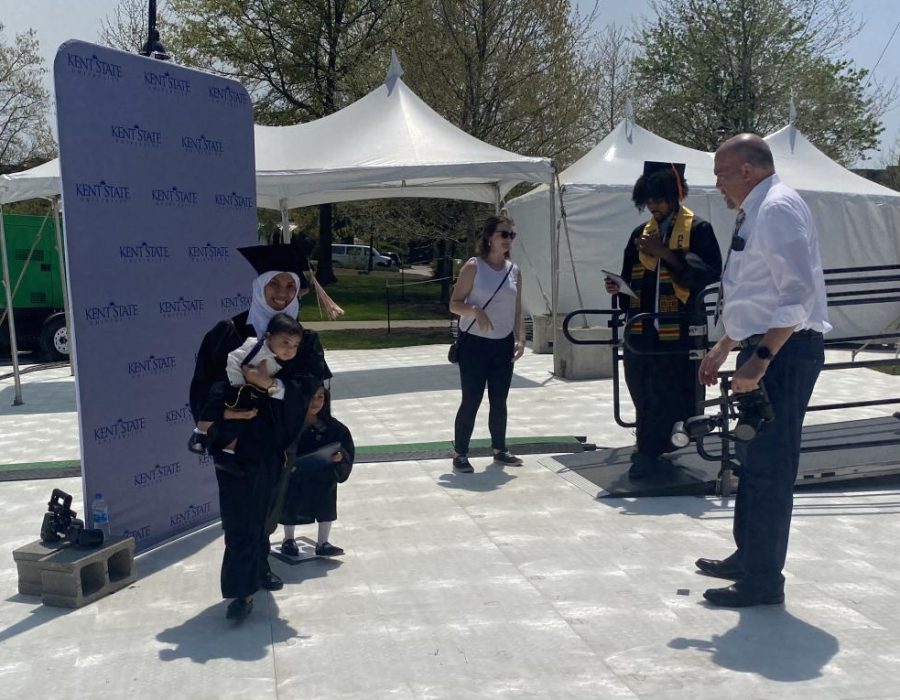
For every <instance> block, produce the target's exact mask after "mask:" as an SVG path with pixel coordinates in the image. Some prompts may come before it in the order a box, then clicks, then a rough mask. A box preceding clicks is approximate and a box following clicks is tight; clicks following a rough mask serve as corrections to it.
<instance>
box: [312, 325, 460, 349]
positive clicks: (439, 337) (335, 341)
mask: <svg viewBox="0 0 900 700" xmlns="http://www.w3.org/2000/svg"><path fill="white" fill-rule="evenodd" d="M319 340H321V341H322V346H323V347H324V348H325V353H326V356H327V354H328V351H329V350H370V349H376V348H404V347H409V346H410V345H435V344H441V343H443V344H445V345H447V346H448V347H449V346H450V329H449V326H448V327H447V328H395V329H394V330H392V331H391V332H390V333H388V332H387V330H385V329H374V330H370V329H357V330H352V331H350V330H348V331H320V332H319Z"/></svg>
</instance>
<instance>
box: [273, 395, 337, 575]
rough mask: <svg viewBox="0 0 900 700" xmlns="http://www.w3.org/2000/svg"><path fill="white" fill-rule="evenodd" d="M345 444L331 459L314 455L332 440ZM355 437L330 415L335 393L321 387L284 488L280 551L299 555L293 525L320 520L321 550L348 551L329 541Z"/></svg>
mask: <svg viewBox="0 0 900 700" xmlns="http://www.w3.org/2000/svg"><path fill="white" fill-rule="evenodd" d="M333 443H337V444H339V445H340V447H339V449H338V450H337V451H334V452H332V453H331V454H329V455H326V457H327V459H328V461H327V462H326V461H324V459H323V460H311V459H310V457H309V456H310V455H312V454H313V453H315V452H316V451H318V450H320V449H321V448H324V447H326V446H328V445H330V444H333ZM353 458H354V446H353V437H352V436H351V435H350V431H349V430H348V429H347V426H345V425H344V424H343V423H341V422H340V421H339V420H337V419H336V418H334V417H332V415H331V397H330V395H329V393H328V390H327V389H326V388H325V387H324V386H321V385H320V386H319V387H318V388H317V389H316V391H315V393H313V395H312V399H311V400H310V402H309V406H308V408H307V412H306V418H305V419H304V421H303V427H302V428H301V430H300V436H299V437H298V438H297V445H296V459H295V461H294V467H293V469H292V470H291V472H290V474H289V475H288V477H287V478H288V483H287V486H286V488H285V489H284V503H283V506H281V508H280V510H281V516H280V518H279V522H281V524H282V525H284V534H285V540H284V542H282V544H281V551H282V552H283V553H284V554H287V555H288V556H297V555H298V554H299V548H298V547H297V542H296V541H295V540H294V526H295V525H305V524H308V523H313V522H317V523H319V533H318V538H317V540H316V554H317V555H319V556H325V557H333V556H337V555H339V554H343V553H344V550H343V549H341V548H340V547H336V546H334V545H333V544H331V543H330V542H329V541H328V538H329V535H330V533H331V524H332V523H333V522H334V521H335V520H337V486H338V484H340V483H343V482H345V481H346V480H347V479H348V478H349V476H350V472H351V470H352V469H353Z"/></svg>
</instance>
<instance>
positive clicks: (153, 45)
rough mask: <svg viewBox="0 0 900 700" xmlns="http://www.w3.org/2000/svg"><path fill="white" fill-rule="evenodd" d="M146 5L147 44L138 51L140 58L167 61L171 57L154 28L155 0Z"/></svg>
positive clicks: (150, 0)
mask: <svg viewBox="0 0 900 700" xmlns="http://www.w3.org/2000/svg"><path fill="white" fill-rule="evenodd" d="M148 5H149V7H148V13H147V15H148V17H147V43H146V44H144V47H143V48H142V49H141V51H140V53H141V56H149V57H150V58H158V59H159V60H160V61H169V60H171V59H172V57H171V56H170V55H169V54H168V52H167V51H166V47H165V46H163V45H162V42H161V41H160V40H159V30H158V29H157V28H156V0H149V2H148Z"/></svg>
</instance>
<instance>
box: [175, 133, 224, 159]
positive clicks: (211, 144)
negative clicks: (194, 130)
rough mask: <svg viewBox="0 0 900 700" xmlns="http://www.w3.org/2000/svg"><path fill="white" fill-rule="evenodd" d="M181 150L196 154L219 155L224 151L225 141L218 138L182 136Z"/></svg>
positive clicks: (201, 135)
mask: <svg viewBox="0 0 900 700" xmlns="http://www.w3.org/2000/svg"><path fill="white" fill-rule="evenodd" d="M181 150H182V151H184V152H185V153H190V154H193V155H198V156H221V155H222V154H223V153H225V142H224V141H222V140H220V139H211V138H207V137H206V136H204V135H203V134H200V135H199V136H182V137H181Z"/></svg>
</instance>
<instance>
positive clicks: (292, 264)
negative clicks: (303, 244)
mask: <svg viewBox="0 0 900 700" xmlns="http://www.w3.org/2000/svg"><path fill="white" fill-rule="evenodd" d="M238 252H239V253H240V254H241V255H243V256H244V257H245V258H247V262H249V263H250V264H251V265H253V269H254V270H256V274H257V275H261V274H263V273H264V272H295V273H297V274H298V275H299V274H300V273H301V272H303V270H304V268H305V267H306V265H305V260H304V259H303V256H302V255H301V254H300V251H298V250H297V248H296V247H295V246H292V245H286V244H278V245H254V246H249V247H247V248H238Z"/></svg>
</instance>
